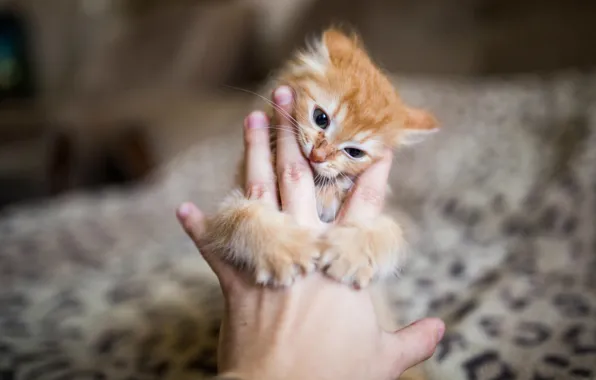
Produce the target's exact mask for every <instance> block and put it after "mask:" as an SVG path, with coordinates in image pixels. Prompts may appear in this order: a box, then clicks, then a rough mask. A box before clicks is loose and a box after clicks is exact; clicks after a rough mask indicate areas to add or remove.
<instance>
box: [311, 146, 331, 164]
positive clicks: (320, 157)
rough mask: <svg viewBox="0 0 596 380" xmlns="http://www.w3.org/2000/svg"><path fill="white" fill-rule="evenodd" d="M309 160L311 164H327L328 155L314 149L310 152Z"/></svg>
mask: <svg viewBox="0 0 596 380" xmlns="http://www.w3.org/2000/svg"><path fill="white" fill-rule="evenodd" d="M308 159H309V160H310V162H313V163H315V164H320V163H322V162H325V160H326V159H327V155H326V154H325V152H323V151H320V150H318V149H313V150H311V151H310V156H309V157H308Z"/></svg>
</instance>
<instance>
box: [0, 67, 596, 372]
mask: <svg viewBox="0 0 596 380" xmlns="http://www.w3.org/2000/svg"><path fill="white" fill-rule="evenodd" d="M395 80H396V81H397V83H398V86H399V88H400V89H401V92H402V95H403V97H404V98H405V99H406V100H407V101H408V102H409V103H412V104H414V105H418V106H422V107H427V108H429V109H430V110H432V111H433V112H434V113H435V114H436V115H437V118H438V119H439V120H440V121H441V125H442V131H441V132H440V133H438V134H436V135H434V136H433V137H431V138H430V139H428V140H427V141H426V142H424V143H421V144H419V145H417V146H413V147H411V148H408V149H404V150H402V151H401V152H399V154H397V155H396V157H395V164H394V167H393V171H392V175H391V179H390V182H391V186H392V187H393V189H394V194H393V196H392V198H391V200H390V201H389V203H388V205H387V211H388V212H389V213H391V214H392V215H394V216H395V217H396V218H398V219H400V220H401V221H402V223H403V224H404V226H406V227H407V231H408V238H409V239H410V243H411V245H412V247H413V252H414V254H413V255H412V259H411V262H410V264H409V265H408V266H407V268H405V269H404V271H403V273H401V275H400V276H399V277H398V278H396V279H395V280H394V281H391V282H390V283H388V284H387V288H386V290H387V296H388V298H389V300H390V303H391V306H392V308H394V309H395V311H396V314H395V315H396V318H398V319H399V322H400V323H408V322H411V321H413V320H415V319H417V318H420V317H423V316H427V315H431V316H439V317H441V318H443V319H444V320H445V321H446V322H447V332H446V335H445V338H444V339H443V341H442V343H441V344H440V345H439V347H438V349H437V351H436V353H435V355H434V356H433V358H431V359H430V360H428V361H427V362H426V363H425V365H424V367H425V371H426V372H427V373H428V377H429V378H430V379H441V380H445V379H454V380H459V379H466V380H514V379H516V380H523V379H528V380H539V379H540V380H546V379H553V380H554V379H578V380H579V379H596V237H595V234H594V232H595V219H596V199H595V196H596V148H594V147H595V146H596V72H559V73H555V74H550V75H542V76H538V75H528V76H515V77H508V78H484V79H479V78H429V77H423V78H420V77H396V78H395ZM257 106H259V107H262V104H259V103H256V102H255V101H254V100H253V99H249V100H247V101H246V104H245V106H244V108H242V109H237V110H236V112H227V113H225V112H224V114H225V115H227V116H225V115H222V117H221V118H220V119H219V120H210V121H209V123H208V125H206V124H205V120H196V119H193V120H187V121H186V123H188V125H189V127H192V126H194V128H198V129H201V132H200V133H198V136H199V137H197V139H196V141H195V144H194V146H193V147H192V148H190V149H188V150H185V151H184V152H181V153H180V154H179V155H178V156H177V157H175V158H174V159H172V160H171V162H169V163H167V164H166V165H164V166H163V167H162V168H160V170H159V172H158V173H156V174H155V176H154V177H152V178H151V179H150V180H148V181H147V182H146V183H144V184H142V185H140V186H136V187H134V188H127V189H106V190H103V191H99V192H93V193H73V194H69V195H67V196H63V197H61V198H58V199H52V200H51V201H45V202H38V203H35V204H27V205H21V206H18V207H14V208H12V209H9V210H6V211H5V212H3V214H2V215H1V216H0V242H1V244H0V378H1V379H17V378H18V379H29V380H37V379H40V380H42V379H43V380H46V379H48V380H49V379H56V380H58V379H60V380H67V379H68V380H69V379H95V380H98V379H102V380H115V379H157V378H159V379H191V378H192V379H197V378H204V377H207V376H210V375H212V374H214V373H215V372H216V359H215V349H216V343H217V334H218V327H219V322H220V318H221V313H222V307H223V305H222V300H221V293H220V290H219V287H218V286H217V282H216V279H215V277H214V276H213V274H212V273H211V272H210V270H209V269H208V267H207V266H206V264H205V263H204V262H203V260H202V259H201V257H200V255H199V254H198V253H197V250H196V248H195V247H194V246H193V244H192V243H191V242H190V240H189V239H188V238H187V237H186V236H185V234H184V233H183V232H182V231H181V229H180V228H179V226H178V225H177V222H176V220H175V216H174V209H175V207H176V206H177V205H178V204H179V203H180V202H183V201H186V200H191V201H194V202H196V203H197V204H198V205H200V206H201V207H204V208H205V209H206V210H207V211H210V210H212V209H213V207H214V206H215V205H216V203H217V201H218V200H220V199H221V198H222V196H223V195H224V194H225V192H227V191H228V190H229V189H230V187H231V185H232V181H233V173H234V170H235V168H236V163H237V160H238V159H239V157H240V155H241V153H242V152H241V149H242V139H241V117H242V115H243V114H244V113H245V112H247V111H248V110H249V109H251V108H253V107H257ZM225 107H226V105H225V103H224V104H222V105H221V109H225ZM356 344H357V343H356V342H355V345H356Z"/></svg>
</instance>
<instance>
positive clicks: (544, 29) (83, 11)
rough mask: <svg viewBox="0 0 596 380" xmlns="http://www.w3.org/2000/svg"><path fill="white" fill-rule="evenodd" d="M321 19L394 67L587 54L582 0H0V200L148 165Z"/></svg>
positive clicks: (536, 62) (495, 68) (453, 66)
mask: <svg viewBox="0 0 596 380" xmlns="http://www.w3.org/2000/svg"><path fill="white" fill-rule="evenodd" d="M331 23H340V24H345V25H348V26H351V27H354V28H355V29H356V30H358V31H359V32H360V33H361V35H362V37H363V39H364V41H365V43H366V45H367V47H368V49H369V50H370V52H371V55H372V56H373V57H374V59H375V60H376V61H377V62H379V63H380V64H381V66H382V67H384V68H385V69H386V70H388V71H390V72H394V73H412V74H424V75H451V76H453V75H457V76H488V75H504V74H511V73H527V72H541V73H548V72H549V71H553V70H557V69H563V68H571V67H573V68H578V67H579V68H588V67H590V66H592V65H594V64H595V63H596V43H595V41H596V25H595V23H596V3H595V2H591V1H586V0H565V1H563V0H559V1H556V0H540V1H537V0H536V1H534V0H450V1H445V0H366V1H364V0H167V1H164V0H161V1H160V0H13V1H9V0H0V208H2V207H5V206H6V205H9V204H15V203H18V202H24V201H29V200H32V199H39V198H43V197H53V196H57V195H59V194H63V193H66V192H70V191H73V190H77V189H90V188H92V189H97V188H101V187H105V186H128V185H130V184H134V183H135V181H138V180H140V179H142V178H145V177H146V176H147V175H149V174H150V173H151V171H152V170H153V169H154V168H155V167H156V165H159V164H160V163H161V162H163V161H165V160H167V159H168V158H169V157H171V156H172V155H173V154H175V153H176V152H177V151H179V150H181V149H184V147H185V146H186V145H188V144H190V143H192V139H189V138H186V137H185V136H187V133H188V131H184V130H181V129H180V128H174V127H171V126H170V123H169V121H170V120H171V118H173V117H176V116H175V115H180V113H181V111H180V110H181V109H182V108H183V107H191V108H192V107H198V106H199V105H200V104H199V103H200V102H207V103H208V102H209V101H212V100H213V99H226V98H225V97H226V94H227V93H229V92H231V91H233V90H232V89H230V88H229V87H228V86H236V87H241V88H245V89H249V90H253V91H254V90H257V89H258V88H259V86H260V85H262V83H263V82H264V81H265V80H266V78H267V76H268V75H269V74H270V72H271V70H273V69H275V68H276V67H278V66H279V64H280V62H282V61H283V60H284V59H285V58H287V56H288V55H289V54H290V52H291V51H292V50H293V49H294V48H295V47H297V46H300V45H302V43H303V42H304V40H305V38H306V37H308V36H309V35H313V34H315V33H317V32H318V31H320V30H321V28H323V27H325V26H327V25H329V24H331ZM171 125H173V123H171ZM208 127H209V126H208V125H205V126H196V128H208Z"/></svg>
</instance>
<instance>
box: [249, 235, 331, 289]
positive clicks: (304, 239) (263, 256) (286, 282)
mask: <svg viewBox="0 0 596 380" xmlns="http://www.w3.org/2000/svg"><path fill="white" fill-rule="evenodd" d="M285 237H286V238H285V239H281V238H280V239H278V240H276V241H275V244H272V245H269V246H268V247H267V250H266V251H265V252H261V253H260V254H259V255H258V256H257V260H256V262H255V268H254V269H255V280H256V282H257V283H258V284H260V285H273V286H280V287H285V286H290V285H292V284H293V283H294V281H295V280H296V279H297V278H298V277H301V276H305V275H307V274H309V273H312V272H313V271H314V270H315V269H316V261H317V259H318V258H319V257H320V251H319V250H318V249H317V248H316V245H315V239H314V238H313V237H312V236H310V235H309V234H308V233H307V232H303V231H299V230H295V231H291V232H288V233H286V234H285Z"/></svg>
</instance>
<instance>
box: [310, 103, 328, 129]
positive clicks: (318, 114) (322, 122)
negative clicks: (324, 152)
mask: <svg viewBox="0 0 596 380" xmlns="http://www.w3.org/2000/svg"><path fill="white" fill-rule="evenodd" d="M312 118H313V120H314V121H315V124H316V125H318V126H319V127H320V128H322V129H327V127H328V126H329V116H327V114H326V113H325V111H323V110H322V109H320V108H315V111H314V112H313V114H312Z"/></svg>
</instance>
